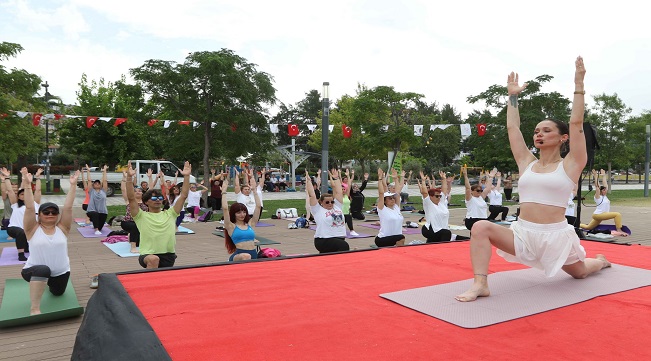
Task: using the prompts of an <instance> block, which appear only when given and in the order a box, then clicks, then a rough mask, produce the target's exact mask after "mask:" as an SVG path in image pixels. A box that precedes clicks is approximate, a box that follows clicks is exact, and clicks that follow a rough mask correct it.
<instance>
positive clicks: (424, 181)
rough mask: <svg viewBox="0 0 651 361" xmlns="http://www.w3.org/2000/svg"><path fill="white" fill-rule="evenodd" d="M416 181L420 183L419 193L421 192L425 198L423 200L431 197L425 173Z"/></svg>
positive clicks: (421, 173)
mask: <svg viewBox="0 0 651 361" xmlns="http://www.w3.org/2000/svg"><path fill="white" fill-rule="evenodd" d="M416 181H418V191H419V192H420V195H421V196H423V198H427V197H429V193H428V192H427V191H428V190H427V178H426V177H425V173H423V171H421V172H420V178H418V179H416Z"/></svg>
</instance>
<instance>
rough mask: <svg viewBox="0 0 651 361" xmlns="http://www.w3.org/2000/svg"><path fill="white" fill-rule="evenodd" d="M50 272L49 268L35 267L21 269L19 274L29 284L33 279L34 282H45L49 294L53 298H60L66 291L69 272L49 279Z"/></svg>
mask: <svg viewBox="0 0 651 361" xmlns="http://www.w3.org/2000/svg"><path fill="white" fill-rule="evenodd" d="M50 272H51V271H50V267H48V266H43V265H37V266H33V267H29V268H23V270H22V271H21V272H20V275H21V276H23V279H24V280H25V281H27V282H30V281H31V280H32V278H34V281H45V280H47V285H48V287H49V288H50V292H51V293H52V294H53V295H55V296H61V295H62V294H63V293H64V292H65V291H66V286H67V285H68V279H69V278H70V271H68V272H66V273H64V274H62V275H58V276H55V277H51V276H50Z"/></svg>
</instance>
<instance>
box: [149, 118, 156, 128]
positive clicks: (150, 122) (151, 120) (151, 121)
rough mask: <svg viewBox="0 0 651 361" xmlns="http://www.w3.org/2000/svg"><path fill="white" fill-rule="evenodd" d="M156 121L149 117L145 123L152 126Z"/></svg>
mask: <svg viewBox="0 0 651 361" xmlns="http://www.w3.org/2000/svg"><path fill="white" fill-rule="evenodd" d="M157 122H158V119H149V121H148V122H147V125H149V126H150V127H153V126H154V124H156V123H157Z"/></svg>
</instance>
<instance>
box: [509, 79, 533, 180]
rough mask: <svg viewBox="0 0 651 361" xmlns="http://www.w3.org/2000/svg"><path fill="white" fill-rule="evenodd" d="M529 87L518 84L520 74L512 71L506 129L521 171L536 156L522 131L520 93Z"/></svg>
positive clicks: (525, 84)
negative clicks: (519, 105)
mask: <svg viewBox="0 0 651 361" xmlns="http://www.w3.org/2000/svg"><path fill="white" fill-rule="evenodd" d="M526 87H527V83H524V84H522V86H520V85H519V84H518V74H517V73H514V72H511V74H509V76H508V82H507V86H506V89H507V92H508V101H507V104H506V129H507V132H508V135H509V143H510V144H511V152H512V153H513V157H514V158H515V162H516V163H517V164H518V168H519V169H520V173H522V172H523V170H524V169H525V168H526V167H527V165H528V164H529V163H531V162H533V161H534V160H535V159H536V157H534V155H533V154H532V153H531V152H530V151H529V148H527V143H526V142H525V141H524V137H523V136H522V131H520V110H519V109H518V95H519V94H520V93H521V92H522V91H523V90H524V88H526Z"/></svg>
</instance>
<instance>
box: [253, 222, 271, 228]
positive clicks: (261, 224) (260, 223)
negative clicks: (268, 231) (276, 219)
mask: <svg viewBox="0 0 651 361" xmlns="http://www.w3.org/2000/svg"><path fill="white" fill-rule="evenodd" d="M255 226H256V227H273V226H275V225H274V224H271V223H264V222H258V224H256V225H255Z"/></svg>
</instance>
